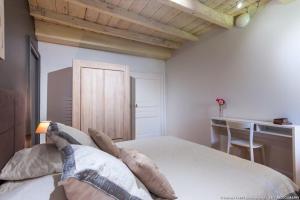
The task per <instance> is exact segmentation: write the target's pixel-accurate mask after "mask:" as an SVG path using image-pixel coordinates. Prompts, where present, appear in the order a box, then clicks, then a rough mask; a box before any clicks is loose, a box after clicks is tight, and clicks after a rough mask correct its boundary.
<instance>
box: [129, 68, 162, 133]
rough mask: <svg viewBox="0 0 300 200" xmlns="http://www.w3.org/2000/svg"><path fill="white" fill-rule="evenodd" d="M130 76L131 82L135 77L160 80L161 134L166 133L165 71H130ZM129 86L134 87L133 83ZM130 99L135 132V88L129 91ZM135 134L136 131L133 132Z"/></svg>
mask: <svg viewBox="0 0 300 200" xmlns="http://www.w3.org/2000/svg"><path fill="white" fill-rule="evenodd" d="M130 76H131V77H132V78H134V81H131V83H132V84H135V79H136V78H142V79H155V80H156V79H160V80H161V106H162V108H161V135H166V128H167V124H166V121H167V120H166V107H167V106H166V83H165V73H141V72H131V73H130ZM131 88H132V89H133V88H134V89H135V85H132V86H131ZM131 95H132V96H131V99H132V100H133V101H134V102H133V101H132V102H131V105H132V106H131V107H132V121H133V122H132V126H133V127H132V130H133V132H135V96H134V95H135V90H134V91H133V92H132V93H131ZM135 134H136V133H135Z"/></svg>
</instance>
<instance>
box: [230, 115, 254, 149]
mask: <svg viewBox="0 0 300 200" xmlns="http://www.w3.org/2000/svg"><path fill="white" fill-rule="evenodd" d="M226 125H227V134H228V142H230V141H231V129H236V130H242V131H243V130H247V131H249V133H250V135H249V144H250V146H251V148H252V146H253V134H254V123H253V122H238V121H227V122H226Z"/></svg>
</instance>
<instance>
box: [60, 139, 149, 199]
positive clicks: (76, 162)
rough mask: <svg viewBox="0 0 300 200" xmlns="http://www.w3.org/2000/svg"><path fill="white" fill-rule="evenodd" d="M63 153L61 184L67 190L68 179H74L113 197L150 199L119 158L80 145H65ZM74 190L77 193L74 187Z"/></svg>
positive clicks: (145, 190) (146, 191)
mask: <svg viewBox="0 0 300 200" xmlns="http://www.w3.org/2000/svg"><path fill="white" fill-rule="evenodd" d="M62 152H63V155H64V169H63V175H62V184H63V185H64V187H65V190H66V191H68V189H66V187H68V183H69V182H68V179H74V178H75V179H76V180H79V181H81V182H82V183H88V184H89V185H90V186H92V187H94V188H98V189H99V192H100V193H101V192H102V193H103V192H105V193H106V194H107V195H109V196H112V197H114V198H115V199H122V200H126V199H142V200H148V199H152V198H151V195H150V194H149V192H148V190H147V189H146V188H145V186H144V185H143V184H142V183H141V182H140V181H139V180H138V179H137V178H136V177H135V176H134V175H133V174H132V172H131V171H130V170H129V169H128V168H127V166H126V165H125V164H124V163H123V162H122V161H121V160H119V159H117V158H115V157H113V156H111V155H109V154H107V153H105V152H103V151H101V150H98V149H96V148H93V147H89V146H83V145H68V146H66V147H65V148H63V149H62ZM78 190H80V187H78ZM73 192H76V189H75V190H73ZM66 195H67V196H68V195H70V196H72V194H66Z"/></svg>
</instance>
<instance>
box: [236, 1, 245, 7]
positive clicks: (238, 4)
mask: <svg viewBox="0 0 300 200" xmlns="http://www.w3.org/2000/svg"><path fill="white" fill-rule="evenodd" d="M243 4H244V2H243V0H241V1H239V2H238V3H237V4H236V7H237V9H241V8H242V7H243Z"/></svg>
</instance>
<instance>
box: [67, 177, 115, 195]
mask: <svg viewBox="0 0 300 200" xmlns="http://www.w3.org/2000/svg"><path fill="white" fill-rule="evenodd" d="M63 186H64V190H65V194H66V196H67V199H68V200H87V199H88V200H99V199H101V200H115V198H114V197H111V196H109V195H108V194H106V193H105V192H103V191H102V190H98V189H97V188H95V187H93V186H91V185H89V184H88V183H85V182H82V181H79V180H77V179H75V178H69V179H68V180H66V181H64V182H63Z"/></svg>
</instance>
